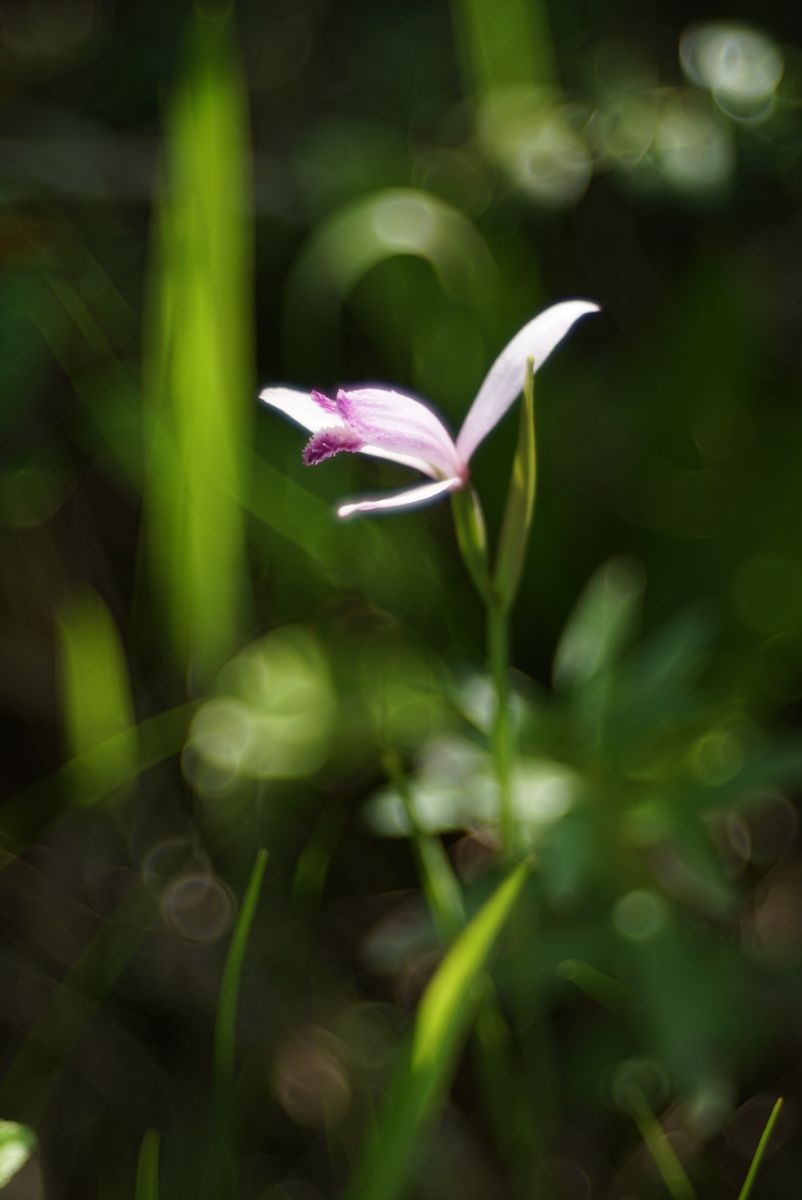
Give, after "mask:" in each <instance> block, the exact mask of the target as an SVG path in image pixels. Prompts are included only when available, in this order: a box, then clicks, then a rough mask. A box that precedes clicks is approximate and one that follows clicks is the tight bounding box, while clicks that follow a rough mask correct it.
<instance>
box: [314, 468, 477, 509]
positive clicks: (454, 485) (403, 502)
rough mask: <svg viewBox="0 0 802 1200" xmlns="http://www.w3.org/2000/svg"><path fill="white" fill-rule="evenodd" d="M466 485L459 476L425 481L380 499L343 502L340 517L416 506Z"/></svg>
mask: <svg viewBox="0 0 802 1200" xmlns="http://www.w3.org/2000/svg"><path fill="white" fill-rule="evenodd" d="M461 487H464V480H462V479H461V478H459V476H454V478H453V479H441V480H440V481H439V482H438V483H425V484H423V486H422V487H414V488H408V489H407V490H406V491H404V492H396V493H395V494H394V495H392V496H383V497H381V499H379V500H357V501H355V502H354V503H353V504H341V505H340V507H339V508H338V509H337V516H338V517H350V516H351V514H352V513H360V512H376V511H377V510H380V509H392V508H414V507H415V506H416V505H418V504H426V503H427V502H428V501H429V500H434V499H435V498H436V497H437V496H442V495H443V493H444V492H455V491H457V490H458V489H459V488H461Z"/></svg>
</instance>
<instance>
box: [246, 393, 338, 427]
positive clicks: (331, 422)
mask: <svg viewBox="0 0 802 1200" xmlns="http://www.w3.org/2000/svg"><path fill="white" fill-rule="evenodd" d="M259 399H260V400H264V402H265V404H269V405H270V406H271V407H272V408H277V409H278V410H279V412H283V413H284V414H285V415H286V416H288V417H291V418H292V420H293V421H297V422H298V424H299V425H303V427H304V429H308V430H309V431H310V433H319V432H320V430H321V429H337V428H339V427H340V426H341V425H344V424H345V422H344V421H343V419H342V418H341V417H340V416H338V415H337V413H336V412H329V411H328V410H327V409H325V408H323V407H322V406H321V405H320V404H318V403H317V401H316V400H313V399H312V397H311V396H310V394H309V392H298V391H296V390H295V388H284V387H271V388H265V389H264V391H263V392H260V393H259Z"/></svg>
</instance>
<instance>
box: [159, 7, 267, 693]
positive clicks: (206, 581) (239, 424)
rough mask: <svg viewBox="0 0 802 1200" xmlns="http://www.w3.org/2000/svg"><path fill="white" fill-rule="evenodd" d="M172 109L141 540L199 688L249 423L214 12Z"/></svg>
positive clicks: (242, 116) (226, 117)
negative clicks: (143, 540)
mask: <svg viewBox="0 0 802 1200" xmlns="http://www.w3.org/2000/svg"><path fill="white" fill-rule="evenodd" d="M192 33H193V37H192V41H191V50H190V54H189V63H188V68H187V70H186V71H185V74H184V77H183V79H182V81H181V84H180V86H179V87H178V89H177V91H176V94H175V97H174V99H173V103H172V105H171V108H170V113H169V120H168V125H167V137H166V169H165V192H164V197H163V200H162V204H161V208H160V211H159V214H158V217H157V221H156V227H157V237H156V239H155V240H156V242H157V250H156V255H155V259H156V262H155V270H154V273H153V280H152V291H153V295H152V298H151V301H150V303H149V305H148V313H149V317H150V321H149V326H148V329H147V331H146V332H147V336H146V339H145V354H144V379H145V395H146V400H147V404H148V407H149V410H150V413H149V416H150V419H149V420H148V426H149V430H150V434H151V445H150V452H149V464H148V471H147V485H146V489H145V496H144V517H145V520H144V538H145V546H146V550H147V559H148V562H149V564H150V569H151V573H152V582H153V585H154V588H155V590H156V593H157V595H158V597H159V598H160V600H161V601H162V603H163V606H164V611H165V617H166V628H167V629H168V630H169V636H170V641H171V644H172V649H173V653H174V656H175V658H176V663H177V665H178V667H179V668H180V669H181V670H182V671H183V670H186V669H187V668H188V667H189V666H191V667H192V670H193V678H194V680H195V681H196V682H200V683H201V684H203V683H205V682H208V680H209V679H210V678H211V676H212V675H213V673H214V672H215V671H216V669H217V668H218V667H219V666H220V665H221V663H222V662H223V661H224V660H225V659H226V658H227V657H229V656H230V655H231V653H232V652H233V651H234V650H235V648H236V647H237V645H238V644H239V635H240V627H241V618H242V611H241V610H242V608H243V605H244V589H245V579H246V574H247V573H246V569H245V536H244V520H243V513H242V510H241V507H240V505H239V502H238V499H237V498H238V497H239V496H242V495H243V494H245V492H246V491H247V487H246V486H245V485H244V483H243V476H244V461H245V445H246V443H247V423H248V419H249V415H250V413H251V412H252V410H253V392H254V387H253V372H252V366H251V363H252V345H251V342H252V337H251V315H250V314H251V311H252V305H251V297H250V271H251V238H250V226H249V222H248V219H247V214H248V212H249V211H250V209H251V205H250V201H249V185H248V168H247V162H248V150H247V143H248V138H247V120H246V112H245V99H244V87H243V84H242V80H241V78H240V75H239V72H238V69H237V66H236V60H235V55H234V52H233V48H232V44H231V31H230V28H229V20H228V18H227V16H226V15H225V13H223V12H222V10H220V11H219V12H217V13H213V12H212V11H210V10H208V9H205V10H203V11H201V10H200V9H199V10H196V15H195V21H194V26H193V30H192Z"/></svg>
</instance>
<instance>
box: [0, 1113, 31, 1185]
mask: <svg viewBox="0 0 802 1200" xmlns="http://www.w3.org/2000/svg"><path fill="white" fill-rule="evenodd" d="M35 1149H36V1134H35V1133H34V1132H33V1130H32V1129H29V1128H28V1126H27V1125H20V1124H18V1123H17V1122H16V1121H0V1188H4V1187H5V1186H6V1184H7V1183H9V1182H10V1181H11V1180H12V1179H13V1178H14V1176H15V1175H16V1174H17V1172H18V1171H21V1170H22V1168H23V1167H24V1166H25V1164H26V1162H27V1161H28V1159H29V1158H30V1157H31V1155H32V1154H33V1152H34V1150H35Z"/></svg>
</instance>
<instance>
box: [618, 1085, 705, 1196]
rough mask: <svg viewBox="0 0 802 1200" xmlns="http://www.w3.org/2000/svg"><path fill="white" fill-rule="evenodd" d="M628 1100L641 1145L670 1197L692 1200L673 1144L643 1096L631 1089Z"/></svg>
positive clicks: (688, 1185) (690, 1189) (687, 1181)
mask: <svg viewBox="0 0 802 1200" xmlns="http://www.w3.org/2000/svg"><path fill="white" fill-rule="evenodd" d="M630 1100H631V1103H632V1115H633V1117H634V1119H635V1124H636V1125H637V1127H638V1130H639V1132H640V1135H641V1137H642V1138H643V1141H644V1145H645V1146H646V1149H647V1150H648V1151H649V1153H650V1154H651V1156H652V1159H653V1160H654V1164H655V1166H656V1167H657V1170H658V1171H659V1172H660V1175H661V1176H662V1179H663V1183H664V1184H665V1185H666V1187H667V1188H668V1190H669V1192H670V1193H671V1196H672V1197H673V1200H696V1193H695V1191H694V1190H693V1184H692V1183H691V1181H690V1179H689V1178H688V1176H687V1174H686V1171H685V1168H684V1167H683V1165H682V1163H681V1162H680V1160H679V1158H678V1157H677V1154H676V1151H675V1150H674V1147H673V1146H672V1145H671V1142H670V1141H669V1140H668V1137H667V1136H666V1133H665V1130H664V1129H663V1127H662V1125H661V1124H660V1122H659V1121H658V1119H657V1117H656V1116H655V1115H654V1113H653V1112H652V1110H651V1108H650V1107H649V1105H648V1104H647V1102H646V1097H645V1096H644V1095H643V1093H642V1092H641V1091H640V1089H639V1088H632V1090H631V1092H630Z"/></svg>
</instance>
